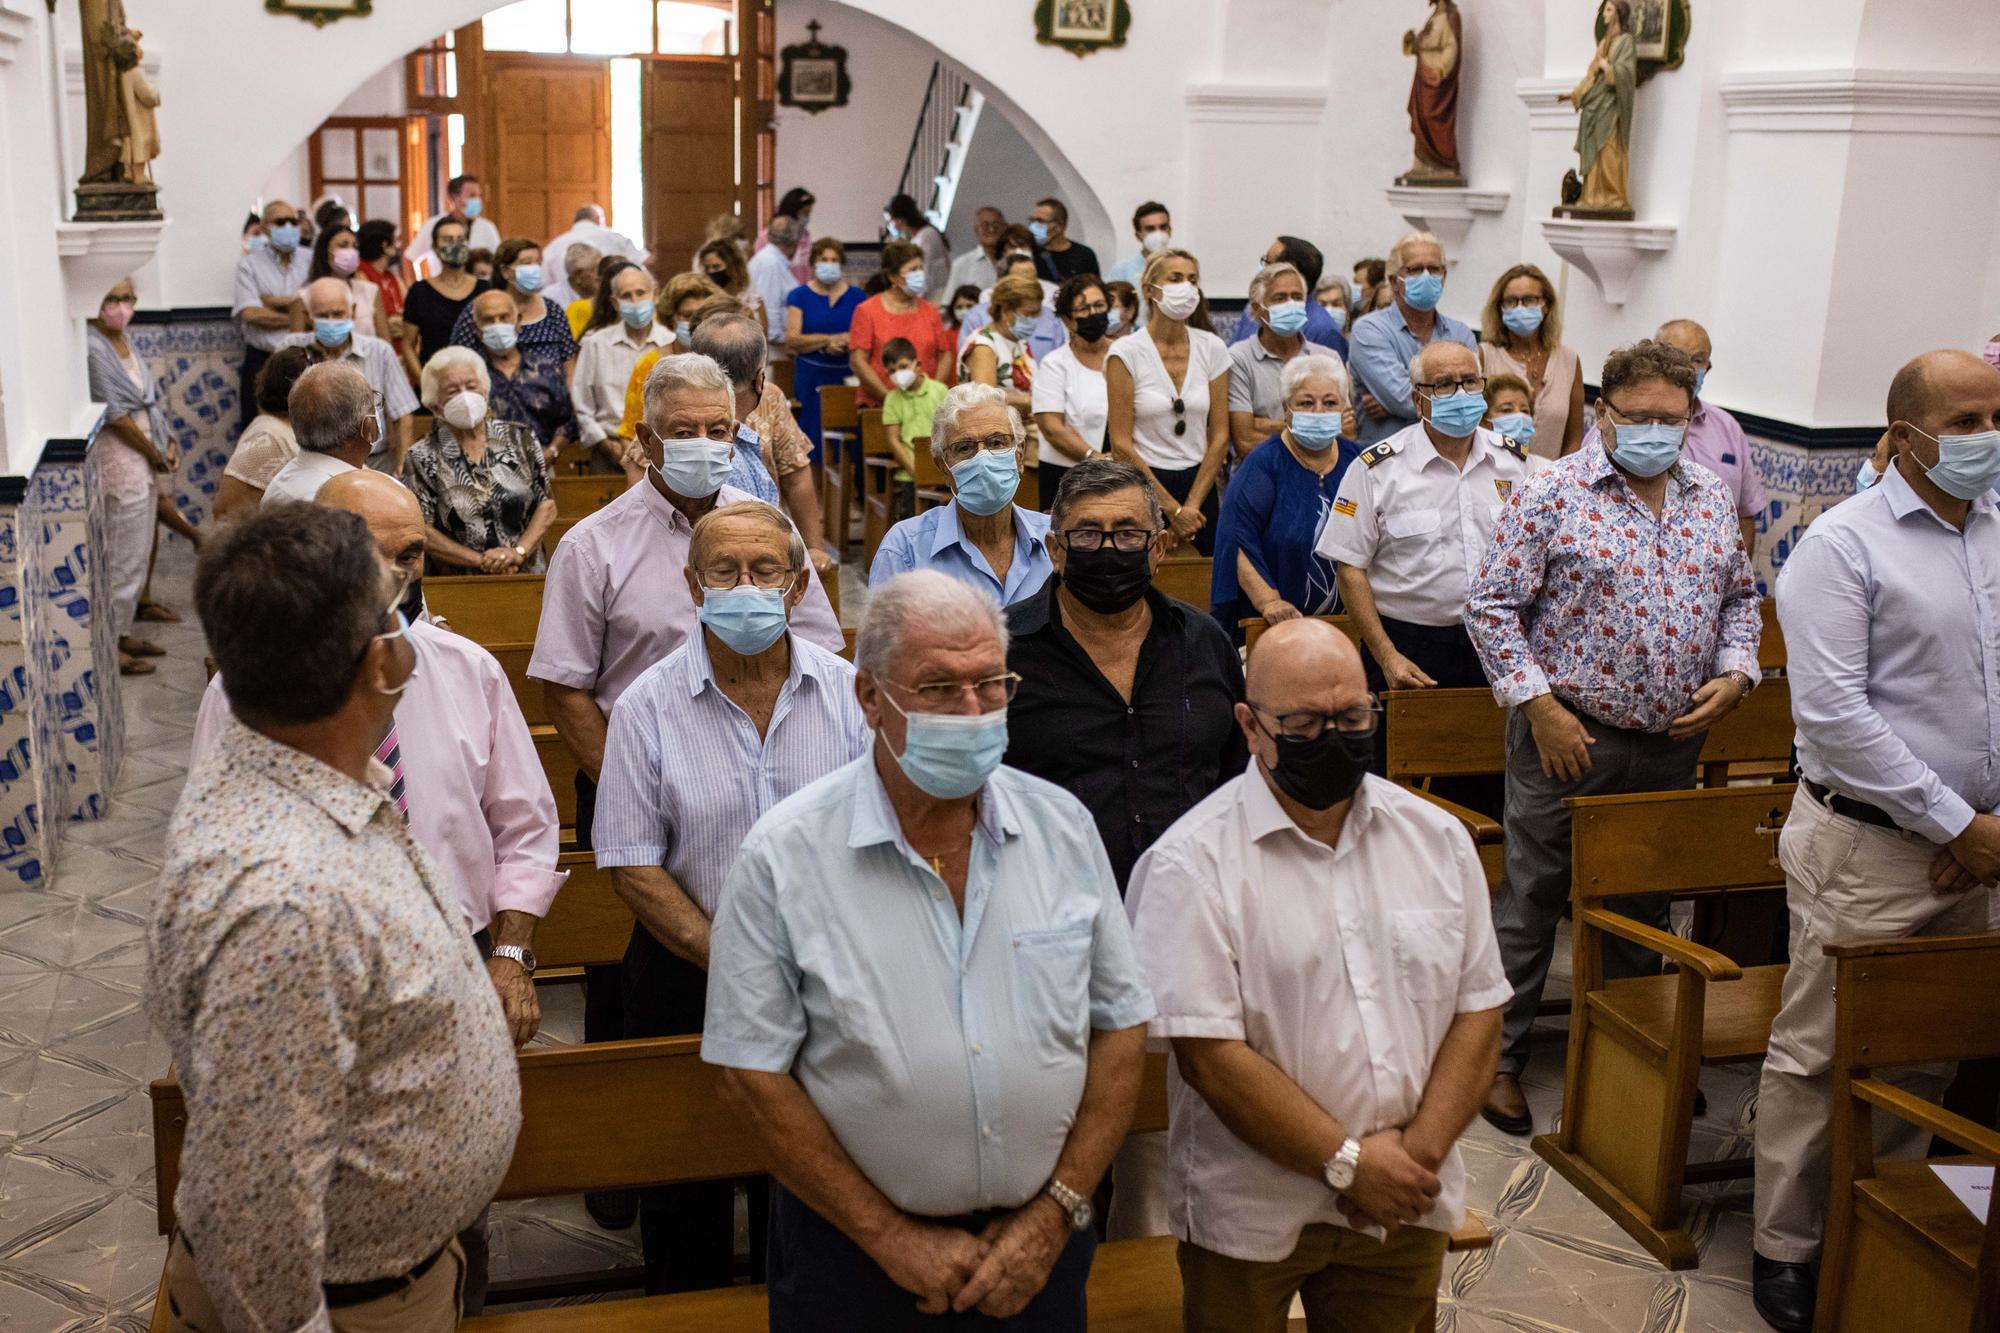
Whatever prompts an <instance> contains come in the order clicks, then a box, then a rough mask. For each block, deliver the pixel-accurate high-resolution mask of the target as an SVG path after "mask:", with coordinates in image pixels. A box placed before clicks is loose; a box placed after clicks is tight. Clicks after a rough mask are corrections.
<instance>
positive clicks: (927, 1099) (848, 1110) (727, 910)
mask: <svg viewBox="0 0 2000 1333" xmlns="http://www.w3.org/2000/svg"><path fill="white" fill-rule="evenodd" d="M875 762H876V761H875V755H874V752H873V751H872V750H871V752H870V753H868V754H865V755H863V756H862V757H861V758H859V759H857V760H855V761H854V762H853V763H851V764H849V765H848V766H847V767H845V768H843V769H841V770H840V771H838V772H836V773H834V774H831V775H830V776H828V777H825V778H822V779H821V780H820V781H818V782H815V783H814V784H813V785H812V786H810V787H807V788H806V789H805V790H804V791H802V792H800V793H798V794H797V795H796V796H793V797H791V798H790V799H789V800H786V801H783V802H781V803H779V804H778V805H777V806H776V807H775V808H774V809H772V810H771V812H770V813H769V814H767V815H765V816H764V818H762V819H760V820H758V821H757V827H756V828H755V829H753V830H752V831H751V834H750V837H749V838H748V840H746V841H745V843H744V845H743V852H742V855H741V856H739V857H738V858H737V861H736V866H735V868H734V869H733V870H731V871H730V873H729V880H728V885H727V887H726V888H725V889H724V891H723V895H722V909H721V911H720V912H719V913H718V914H717V916H716V919H715V933H714V935H713V936H712V938H711V943H710V956H709V973H708V1018H707V1025H706V1027H705V1029H704V1032H703V1036H702V1043H701V1053H702V1058H703V1059H705V1060H707V1061H708V1062H709V1063H711V1064H718V1065H727V1066H731V1067H734V1068H738V1069H754V1070H761V1071H764V1072H767V1073H790V1074H792V1075H793V1076H794V1077H795V1078H797V1079H798V1081H799V1083H800V1085H801V1086H803V1087H804V1089H805V1091H806V1094H807V1095H808V1096H809V1097H811V1098H812V1100H813V1104H814V1105H815V1106H817V1107H818V1108H819V1111H820V1114H821V1115H823V1116H825V1117H826V1120H827V1124H828V1125H830V1126H831V1127H832V1129H833V1132H834V1136H835V1137H836V1138H838V1139H839V1140H840V1144H841V1146H842V1147H843V1148H845V1149H846V1150H847V1152H848V1154H849V1155H850V1156H852V1157H853V1158H854V1162H855V1165H857V1166H859V1167H860V1168H861V1171H862V1174H864V1175H866V1176H867V1177H868V1179H869V1180H870V1181H872V1182H873V1183H874V1184H875V1186H876V1188H878V1189H880V1190H881V1191H882V1192H883V1193H884V1194H886V1195H887V1196H888V1197H889V1199H890V1201H891V1202H892V1203H894V1204H895V1205H896V1206H897V1207H898V1208H901V1209H904V1210H905V1211H907V1212H911V1213H915V1214H918V1215H919V1216H927V1217H950V1216H956V1215H958V1214H962V1213H970V1212H977V1211H980V1210H983V1209H988V1208H1013V1207H1018V1206H1019V1205H1020V1204H1022V1203H1024V1202H1026V1201H1027V1200H1029V1199H1031V1198H1033V1197H1034V1196H1035V1195H1036V1194H1037V1193H1039V1192H1040V1191H1041V1189H1042V1187H1043V1186H1044V1185H1046V1184H1047V1183H1048V1179H1049V1176H1050V1174H1051V1173H1052V1172H1053V1171H1054V1170H1055V1165H1056V1159H1057V1158H1058V1157H1059V1156H1060V1155H1061V1153H1062V1148H1063V1144H1064V1143H1065V1142H1066V1141H1067V1140H1068V1138H1069V1132H1070V1126H1071V1125H1072V1124H1073V1123H1074V1122H1075V1120H1076V1110H1077V1105H1078V1103H1079V1102H1080V1101H1081V1100H1082V1097H1083V1083H1084V1074H1085V1071H1086V1068H1087V1066H1088V1049H1089V1043H1090V1034H1091V1031H1092V1030H1093V1029H1097V1030H1116V1029H1119V1028H1128V1027H1132V1026H1135V1025H1136V1024H1140V1023H1144V1022H1146V1021H1147V1020H1148V1019H1149V1018H1151V1017H1152V1015H1153V997H1152V994H1151V992H1150V991H1148V990H1147V988H1146V983H1145V980H1144V978H1143V977H1142V976H1141V974H1140V971H1139V963H1138V958H1137V955H1136V953H1135V952H1134V950H1133V947H1132V934H1131V928H1130V927H1129V926H1128V925H1127V924H1126V920H1125V911H1124V907H1123V906H1122V905H1121V904H1120V902H1119V900H1118V888H1117V885H1116V884H1115V883H1114V882H1113V881H1112V878H1111V864H1110V862H1109V861H1108V860H1107V859H1106V857H1105V855H1104V845H1103V843H1101V842H1100V841H1098V837H1097V826H1096V824H1094V823H1093V822H1092V821H1091V817H1090V812H1089V811H1088V810H1086V809H1085V808H1084V806H1083V804H1082V803H1081V802H1080V801H1078V800H1077V799H1076V798H1075V797H1074V796H1071V795H1070V794H1069V793H1068V792H1066V791H1064V790H1063V789H1062V788H1060V787H1057V786H1055V785H1053V784H1051V783H1047V782H1043V781H1042V780H1041V779H1039V778H1032V777H1029V776H1028V775H1027V774H1025V773H1020V772H1017V771H1015V770H1014V769H1011V768H1004V767H1003V768H1001V769H999V770H998V771H996V772H995V773H994V775H993V776H992V777H991V778H989V779H988V780H987V783H986V786H985V787H984V789H982V791H981V792H980V796H979V820H978V823H977V824H976V825H975V827H974V829H973V835H972V856H971V862H970V865H969V868H968V870H967V874H966V885H965V915H964V919H963V920H962V921H961V920H960V917H959V913H958V910H957V908H956V907H955V906H954V905H953V903H952V898H951V893H950V890H949V889H947V888H946V886H945V883H944V881H943V880H941V879H940V878H939V877H938V876H937V875H936V874H935V873H933V871H932V869H931V866H930V863H929V862H928V861H926V860H925V859H924V858H922V857H920V856H918V855H917V854H916V852H915V851H913V850H912V849H911V847H910V844H909V842H908V841H907V840H906V839H905V838H904V837H903V833H902V829H901V826H900V824H899V823H898V821H897V818H896V813H895V810H894V808H893V807H892V806H891V805H890V804H889V796H888V793H887V792H886V791H885V790H884V789H883V786H882V781H881V778H880V776H879V775H878V774H877V773H876V771H875Z"/></svg>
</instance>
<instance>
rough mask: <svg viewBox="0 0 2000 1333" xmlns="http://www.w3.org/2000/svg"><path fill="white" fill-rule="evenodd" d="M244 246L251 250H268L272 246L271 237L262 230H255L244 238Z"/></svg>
mask: <svg viewBox="0 0 2000 1333" xmlns="http://www.w3.org/2000/svg"><path fill="white" fill-rule="evenodd" d="M243 248H244V249H245V250H251V251H255V250H268V249H270V248H271V238H270V237H269V236H266V235H265V234H264V233H263V232H261V231H260V232H253V233H251V234H250V235H248V236H246V237H244V238H243Z"/></svg>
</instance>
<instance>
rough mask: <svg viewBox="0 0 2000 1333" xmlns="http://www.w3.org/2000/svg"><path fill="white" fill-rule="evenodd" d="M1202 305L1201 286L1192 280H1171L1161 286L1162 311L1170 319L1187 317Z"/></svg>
mask: <svg viewBox="0 0 2000 1333" xmlns="http://www.w3.org/2000/svg"><path fill="white" fill-rule="evenodd" d="M1200 306H1201V288H1199V287H1197V286H1195V285H1194V284H1193V283H1191V282H1170V283H1167V284H1166V285H1165V286H1164V287H1161V288H1160V300H1159V307H1160V313H1161V314H1163V315H1165V316H1166V317H1167V318H1168V319H1174V320H1182V319H1187V318H1188V317H1189V316H1191V315H1193V314H1194V312H1195V311H1196V310H1197V309H1198V308H1199V307H1200Z"/></svg>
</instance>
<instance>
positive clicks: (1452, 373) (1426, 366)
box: [1410, 338, 1479, 384]
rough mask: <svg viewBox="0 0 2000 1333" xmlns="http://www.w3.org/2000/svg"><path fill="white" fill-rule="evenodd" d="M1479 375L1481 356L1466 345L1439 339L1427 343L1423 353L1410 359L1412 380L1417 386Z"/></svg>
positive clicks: (1420, 352)
mask: <svg viewBox="0 0 2000 1333" xmlns="http://www.w3.org/2000/svg"><path fill="white" fill-rule="evenodd" d="M1478 373H1479V354H1478V353H1477V352H1475V351H1473V350H1472V349H1471V348H1470V347H1467V346H1466V345H1465V344H1464V343H1455V342H1448V341H1446V340H1444V339H1442V338H1441V339H1439V340H1438V341H1436V342H1433V343H1426V344H1425V345H1424V347H1423V349H1422V350H1421V351H1419V352H1418V353H1417V354H1416V355H1415V356H1413V357H1411V358H1410V380H1411V382H1412V383H1415V384H1430V383H1433V382H1435V381H1437V380H1441V379H1447V380H1450V379H1459V378H1461V377H1463V376H1466V375H1477V374H1478Z"/></svg>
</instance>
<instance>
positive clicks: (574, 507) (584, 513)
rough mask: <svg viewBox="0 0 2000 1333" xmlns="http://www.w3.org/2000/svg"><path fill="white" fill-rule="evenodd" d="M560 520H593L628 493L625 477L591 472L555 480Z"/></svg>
mask: <svg viewBox="0 0 2000 1333" xmlns="http://www.w3.org/2000/svg"><path fill="white" fill-rule="evenodd" d="M549 484H550V487H551V493H552V494H553V495H554V496H555V501H556V517H557V518H561V519H565V520H567V521H569V522H571V523H574V522H576V521H577V520H578V519H580V518H589V517H590V516H591V515H592V514H594V513H596V512H597V511H598V510H600V509H602V508H604V506H606V505H608V504H610V503H611V502H612V501H613V500H616V499H617V498H618V497H619V496H621V495H623V494H625V478H624V477H623V476H622V475H613V474H611V473H589V474H586V475H584V476H581V477H553V478H551V479H550V483H549Z"/></svg>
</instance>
